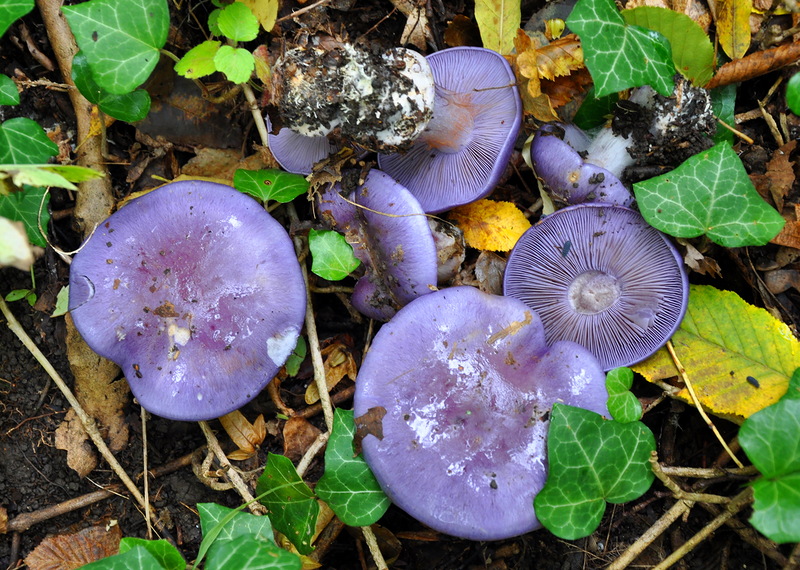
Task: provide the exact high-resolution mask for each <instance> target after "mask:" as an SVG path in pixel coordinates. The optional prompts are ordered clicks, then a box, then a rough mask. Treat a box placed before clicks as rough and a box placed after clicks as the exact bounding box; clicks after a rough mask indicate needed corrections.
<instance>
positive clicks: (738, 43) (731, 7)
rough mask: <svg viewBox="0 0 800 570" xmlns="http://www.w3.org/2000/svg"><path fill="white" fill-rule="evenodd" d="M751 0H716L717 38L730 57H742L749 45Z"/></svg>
mask: <svg viewBox="0 0 800 570" xmlns="http://www.w3.org/2000/svg"><path fill="white" fill-rule="evenodd" d="M752 11H753V0H717V38H718V39H719V45H720V47H722V51H724V52H725V54H726V55H727V56H728V57H729V58H731V59H739V58H741V57H744V54H745V53H747V49H748V48H749V47H750V13H751V12H752Z"/></svg>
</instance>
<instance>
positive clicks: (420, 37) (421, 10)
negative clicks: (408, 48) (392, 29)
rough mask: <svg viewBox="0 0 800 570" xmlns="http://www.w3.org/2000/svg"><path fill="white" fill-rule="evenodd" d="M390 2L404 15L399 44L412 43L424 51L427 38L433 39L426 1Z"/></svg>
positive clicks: (405, 0)
mask: <svg viewBox="0 0 800 570" xmlns="http://www.w3.org/2000/svg"><path fill="white" fill-rule="evenodd" d="M391 2H392V5H393V6H394V7H395V8H397V9H398V10H399V11H400V13H401V14H403V16H405V17H406V25H405V28H403V33H402V34H401V35H400V45H405V44H412V45H414V46H416V47H417V48H419V49H420V50H421V51H422V52H423V53H424V52H425V51H426V50H427V48H428V42H427V40H428V39H430V40H433V32H432V31H431V26H430V24H429V23H428V15H427V12H426V6H427V5H426V3H425V2H415V1H413V0H391Z"/></svg>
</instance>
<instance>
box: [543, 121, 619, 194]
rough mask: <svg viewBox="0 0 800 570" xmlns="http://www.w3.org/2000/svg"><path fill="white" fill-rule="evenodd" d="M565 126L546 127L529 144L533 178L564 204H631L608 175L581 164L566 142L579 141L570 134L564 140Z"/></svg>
mask: <svg viewBox="0 0 800 570" xmlns="http://www.w3.org/2000/svg"><path fill="white" fill-rule="evenodd" d="M566 127H570V126H569V125H558V124H555V123H547V124H545V125H543V126H542V127H541V128H539V130H538V131H537V132H536V136H535V137H534V138H533V142H532V143H531V162H532V163H533V170H534V172H536V176H537V177H538V178H539V179H540V180H542V182H544V184H545V185H546V186H547V187H548V188H549V189H550V191H551V192H552V193H553V194H554V195H555V196H556V197H557V198H559V199H560V200H562V201H564V202H566V203H568V204H580V203H583V202H604V203H608V204H617V205H619V206H630V205H631V204H633V196H632V195H631V193H630V191H629V190H628V189H627V188H626V187H625V185H624V184H622V182H620V180H619V178H618V177H617V176H616V175H615V174H614V173H613V172H611V171H609V170H606V169H605V168H602V167H600V166H597V165H595V164H591V163H589V162H585V161H584V159H583V158H582V157H581V155H580V154H578V150H583V149H577V150H576V149H575V148H573V147H572V146H571V145H570V144H569V143H568V142H567V140H582V139H581V138H580V137H578V136H575V135H574V133H572V134H571V136H569V138H566V140H565V139H564V137H565V132H564V129H565V128H566Z"/></svg>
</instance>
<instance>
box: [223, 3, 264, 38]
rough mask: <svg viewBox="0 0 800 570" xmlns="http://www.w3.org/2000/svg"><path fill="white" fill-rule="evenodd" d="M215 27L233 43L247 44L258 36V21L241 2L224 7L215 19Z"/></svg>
mask: <svg viewBox="0 0 800 570" xmlns="http://www.w3.org/2000/svg"><path fill="white" fill-rule="evenodd" d="M217 26H218V27H219V31H220V33H222V35H223V36H225V37H226V38H229V39H231V40H233V41H235V42H249V41H251V40H254V39H256V36H257V35H258V20H257V19H256V17H255V16H254V15H253V13H252V12H251V11H250V8H248V7H247V6H245V5H244V4H242V3H241V2H234V3H233V4H229V5H227V6H225V8H223V9H222V11H221V12H220V14H219V16H218V17H217Z"/></svg>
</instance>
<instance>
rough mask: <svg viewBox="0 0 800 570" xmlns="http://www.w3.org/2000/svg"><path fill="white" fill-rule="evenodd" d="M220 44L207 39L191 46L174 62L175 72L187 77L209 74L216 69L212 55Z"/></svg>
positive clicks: (214, 54) (192, 77)
mask: <svg viewBox="0 0 800 570" xmlns="http://www.w3.org/2000/svg"><path fill="white" fill-rule="evenodd" d="M221 45H222V42H218V41H216V40H208V41H205V42H203V43H201V44H200V45H197V46H195V47H193V48H192V49H190V50H189V51H188V52H186V55H184V56H183V57H182V58H181V60H180V61H179V62H178V63H176V64H175V73H177V74H178V75H182V76H183V77H187V78H189V79H197V78H198V77H205V76H206V75H211V74H212V73H214V72H215V71H217V66H216V65H215V64H214V56H216V55H217V51H219V46H221Z"/></svg>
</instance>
